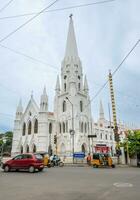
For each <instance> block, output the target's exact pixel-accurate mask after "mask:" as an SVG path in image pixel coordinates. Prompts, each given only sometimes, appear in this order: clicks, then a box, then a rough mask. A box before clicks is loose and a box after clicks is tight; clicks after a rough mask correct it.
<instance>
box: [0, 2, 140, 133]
mask: <svg viewBox="0 0 140 200" xmlns="http://www.w3.org/2000/svg"><path fill="white" fill-rule="evenodd" d="M100 1H102V0H59V1H58V2H56V3H55V4H54V5H53V6H52V7H51V8H49V10H53V9H58V8H64V7H69V6H76V5H81V4H87V3H93V2H100ZM8 2H9V0H0V41H1V39H3V38H4V37H5V36H7V35H8V34H9V33H10V32H12V31H13V30H15V29H16V28H17V27H19V26H20V25H21V24H23V23H25V22H26V21H27V20H29V19H30V18H31V17H32V16H34V15H31V16H23V17H15V18H4V17H7V16H15V15H20V14H25V13H36V12H40V11H41V10H42V9H43V8H45V7H46V6H47V5H49V4H50V3H51V2H53V0H52V1H51V0H13V1H12V2H11V3H10V4H9V5H8V6H7V7H6V8H5V9H3V10H1V8H3V7H4V6H5V5H6V3H8ZM139 8H140V1H139V0H114V1H112V2H109V3H104V4H98V5H97V4H96V5H92V6H85V7H80V8H72V9H66V10H59V11H53V12H46V13H43V14H41V15H40V16H38V17H36V18H35V19H34V20H33V21H31V22H30V23H28V24H27V25H26V26H24V27H23V28H21V29H20V30H19V31H17V32H16V33H15V34H13V35H11V37H9V38H7V39H5V40H4V41H2V42H0V132H4V131H8V130H13V126H14V118H15V112H16V108H17V105H18V102H19V99H20V98H22V103H23V107H24V110H25V108H26V106H27V104H28V101H29V100H30V96H31V93H32V91H33V96H34V99H35V100H36V102H37V104H38V105H39V101H40V95H41V94H42V91H43V88H44V85H45V86H46V89H47V94H48V97H49V111H53V99H54V89H55V84H56V77H57V74H59V75H60V69H61V62H62V60H63V58H64V52H65V46H66V38H67V32H68V24H69V15H70V14H71V13H72V14H73V21H74V27H75V34H76V40H77V46H78V53H79V57H80V59H81V61H82V66H83V73H84V74H86V76H87V79H88V84H89V90H90V98H91V99H92V98H93V97H94V96H95V95H96V93H97V91H98V90H99V89H100V88H101V86H102V85H103V84H104V82H105V81H106V80H107V79H108V72H109V70H110V69H111V70H112V71H114V70H115V69H116V67H117V66H118V65H119V64H120V63H121V61H122V60H123V58H124V57H125V56H126V54H127V53H128V52H129V51H130V50H131V49H132V47H133V46H134V44H135V43H136V42H137V41H138V40H139V38H140V12H139ZM1 45H3V46H6V47H7V48H10V49H13V50H14V51H19V52H21V53H23V54H27V55H28V56H29V57H33V58H34V60H33V59H30V58H29V57H28V58H27V57H25V56H23V55H19V54H16V53H15V52H13V51H10V50H9V49H7V48H4V47H2V46H1ZM139 58H140V43H139V44H138V45H137V47H136V48H135V49H134V51H133V52H132V53H131V54H130V55H129V57H128V58H127V60H125V62H124V63H123V64H122V66H121V68H120V69H119V70H118V72H117V73H116V74H115V75H114V77H113V81H114V90H115V99H116V109H117V119H118V121H121V122H122V123H125V124H127V125H129V126H133V127H135V128H140V114H139V113H140V89H139V88H140V59H139ZM39 61H40V62H39ZM100 100H102V103H103V106H104V112H105V117H106V118H107V119H108V116H109V114H108V103H109V102H110V95H109V86H108V85H107V86H106V87H105V89H104V90H103V91H102V92H101V93H100V94H99V95H98V96H97V97H96V98H95V99H93V101H92V102H91V108H92V116H93V119H94V121H95V122H96V121H97V119H98V116H99V103H100Z"/></svg>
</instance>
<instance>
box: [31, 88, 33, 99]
mask: <svg viewBox="0 0 140 200" xmlns="http://www.w3.org/2000/svg"><path fill="white" fill-rule="evenodd" d="M32 98H33V90H32V91H31V99H32Z"/></svg>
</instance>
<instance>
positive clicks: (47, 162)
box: [40, 152, 51, 168]
mask: <svg viewBox="0 0 140 200" xmlns="http://www.w3.org/2000/svg"><path fill="white" fill-rule="evenodd" d="M40 154H41V155H42V157H43V160H44V166H46V167H49V168H50V167H51V164H50V157H49V155H48V153H46V152H41V153H40Z"/></svg>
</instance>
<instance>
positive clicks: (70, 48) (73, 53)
mask: <svg viewBox="0 0 140 200" xmlns="http://www.w3.org/2000/svg"><path fill="white" fill-rule="evenodd" d="M75 57H78V50H77V44H76V39H75V32H74V26H73V19H72V14H71V15H70V22H69V30H68V36H67V43H66V50H65V59H67V58H75Z"/></svg>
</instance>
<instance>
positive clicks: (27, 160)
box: [2, 153, 44, 173]
mask: <svg viewBox="0 0 140 200" xmlns="http://www.w3.org/2000/svg"><path fill="white" fill-rule="evenodd" d="M2 168H3V169H4V171H5V172H9V171H10V170H12V169H15V170H19V169H27V170H28V171H29V172H31V173H33V172H35V170H36V169H38V171H42V170H43V168H44V163H43V157H42V156H41V155H40V154H38V153H25V154H20V155H18V156H16V157H14V158H12V159H10V160H8V161H7V162H5V163H4V164H3V166H2Z"/></svg>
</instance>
